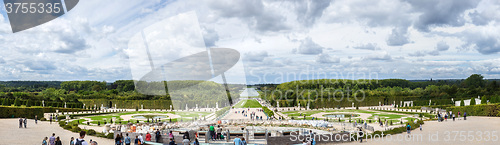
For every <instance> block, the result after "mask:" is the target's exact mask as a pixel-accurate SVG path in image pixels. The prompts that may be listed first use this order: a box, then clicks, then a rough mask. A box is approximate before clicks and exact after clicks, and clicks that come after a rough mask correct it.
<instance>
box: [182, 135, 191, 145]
mask: <svg viewBox="0 0 500 145" xmlns="http://www.w3.org/2000/svg"><path fill="white" fill-rule="evenodd" d="M189 143H190V142H189V139H188V138H187V137H185V136H184V140H182V144H183V145H189Z"/></svg>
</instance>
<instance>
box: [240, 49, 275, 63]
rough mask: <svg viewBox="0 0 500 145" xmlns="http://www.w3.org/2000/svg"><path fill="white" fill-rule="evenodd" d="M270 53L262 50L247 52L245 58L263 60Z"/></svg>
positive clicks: (255, 60) (254, 60)
mask: <svg viewBox="0 0 500 145" xmlns="http://www.w3.org/2000/svg"><path fill="white" fill-rule="evenodd" d="M268 57H269V55H268V54H267V52H266V51H261V52H249V53H246V54H245V60H247V61H253V62H262V61H264V59H265V58H268Z"/></svg>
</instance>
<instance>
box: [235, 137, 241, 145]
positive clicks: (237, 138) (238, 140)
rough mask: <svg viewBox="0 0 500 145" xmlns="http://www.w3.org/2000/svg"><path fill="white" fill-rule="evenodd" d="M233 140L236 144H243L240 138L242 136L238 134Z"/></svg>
mask: <svg viewBox="0 0 500 145" xmlns="http://www.w3.org/2000/svg"><path fill="white" fill-rule="evenodd" d="M233 142H234V145H241V144H242V142H241V139H240V137H238V135H236V138H234V140H233Z"/></svg>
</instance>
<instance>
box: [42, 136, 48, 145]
mask: <svg viewBox="0 0 500 145" xmlns="http://www.w3.org/2000/svg"><path fill="white" fill-rule="evenodd" d="M42 145H47V137H44V138H43V141H42Z"/></svg>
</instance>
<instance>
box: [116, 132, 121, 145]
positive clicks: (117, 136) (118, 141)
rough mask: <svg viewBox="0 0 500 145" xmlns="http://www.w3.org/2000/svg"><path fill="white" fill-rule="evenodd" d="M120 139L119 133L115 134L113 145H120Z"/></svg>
mask: <svg viewBox="0 0 500 145" xmlns="http://www.w3.org/2000/svg"><path fill="white" fill-rule="evenodd" d="M120 142H121V139H120V134H117V135H116V137H115V145H120Z"/></svg>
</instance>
